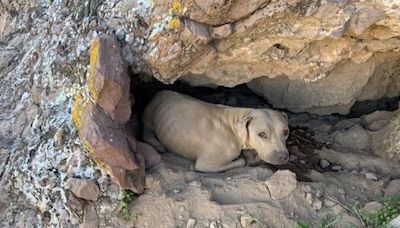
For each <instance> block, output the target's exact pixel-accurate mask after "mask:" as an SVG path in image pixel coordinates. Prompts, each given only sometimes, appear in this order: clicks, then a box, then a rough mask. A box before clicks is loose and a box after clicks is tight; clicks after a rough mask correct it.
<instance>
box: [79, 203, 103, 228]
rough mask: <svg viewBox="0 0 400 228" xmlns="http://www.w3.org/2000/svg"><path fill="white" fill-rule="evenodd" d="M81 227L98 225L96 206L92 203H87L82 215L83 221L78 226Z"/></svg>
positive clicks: (87, 227)
mask: <svg viewBox="0 0 400 228" xmlns="http://www.w3.org/2000/svg"><path fill="white" fill-rule="evenodd" d="M79 227H81V228H89V227H90V228H92V227H93V228H96V227H99V220H98V216H97V211H96V208H95V207H94V205H93V204H92V203H87V204H86V206H85V212H84V217H83V223H82V224H81V225H80V226H79Z"/></svg>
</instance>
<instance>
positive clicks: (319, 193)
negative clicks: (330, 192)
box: [315, 189, 323, 198]
mask: <svg viewBox="0 0 400 228" xmlns="http://www.w3.org/2000/svg"><path fill="white" fill-rule="evenodd" d="M315 196H316V197H318V198H321V197H322V196H323V193H322V192H321V191H320V190H318V189H317V190H315Z"/></svg>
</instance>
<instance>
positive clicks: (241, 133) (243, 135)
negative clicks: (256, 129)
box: [235, 114, 253, 149]
mask: <svg viewBox="0 0 400 228" xmlns="http://www.w3.org/2000/svg"><path fill="white" fill-rule="evenodd" d="M252 119H253V117H252V116H251V115H250V114H248V115H245V116H243V118H241V119H240V120H239V122H238V123H236V124H235V128H236V132H237V136H238V137H239V138H240V140H241V142H242V147H243V149H248V145H247V141H248V140H249V126H250V123H251V120H252Z"/></svg>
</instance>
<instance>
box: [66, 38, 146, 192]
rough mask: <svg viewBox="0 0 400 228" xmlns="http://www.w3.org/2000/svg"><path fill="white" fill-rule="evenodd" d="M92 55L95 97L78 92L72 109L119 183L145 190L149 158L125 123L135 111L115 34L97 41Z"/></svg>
mask: <svg viewBox="0 0 400 228" xmlns="http://www.w3.org/2000/svg"><path fill="white" fill-rule="evenodd" d="M90 54H91V55H90V72H89V78H88V82H87V85H88V91H89V93H90V95H91V97H92V98H93V100H92V99H89V95H85V94H84V93H77V95H76V97H75V105H74V108H73V111H72V118H73V120H74V123H75V126H76V128H77V129H78V133H79V137H80V138H81V140H82V141H83V144H84V146H85V147H86V148H87V150H88V152H89V153H90V155H91V156H92V157H93V158H94V159H95V160H96V162H97V163H98V164H99V165H100V167H102V168H103V169H104V170H105V171H106V172H107V173H109V174H110V175H111V178H112V179H113V180H114V181H115V182H116V183H117V184H118V185H119V186H121V187H122V188H125V189H131V190H132V191H134V192H136V193H142V192H143V190H144V168H145V160H144V157H143V156H142V155H141V154H139V153H136V152H137V150H136V139H135V138H134V137H133V136H132V135H131V134H130V133H129V132H128V131H127V130H126V129H125V126H124V124H126V123H127V122H128V120H129V118H130V114H131V102H130V99H129V96H130V90H129V88H130V78H129V77H128V75H127V67H126V66H125V65H124V62H123V61H122V58H121V51H120V49H119V45H118V43H117V41H116V40H115V39H114V38H113V37H109V36H105V37H101V38H99V39H96V40H95V41H93V43H92V47H91V51H90ZM108 60H111V61H110V62H109V61H108ZM110 64H111V65H110Z"/></svg>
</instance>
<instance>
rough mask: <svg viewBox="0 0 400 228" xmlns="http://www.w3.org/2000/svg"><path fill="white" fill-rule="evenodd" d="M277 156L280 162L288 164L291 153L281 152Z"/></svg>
mask: <svg viewBox="0 0 400 228" xmlns="http://www.w3.org/2000/svg"><path fill="white" fill-rule="evenodd" d="M278 154H279V155H278V156H277V158H278V162H279V163H280V164H286V163H287V162H288V161H289V153H288V152H279V153H278Z"/></svg>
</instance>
